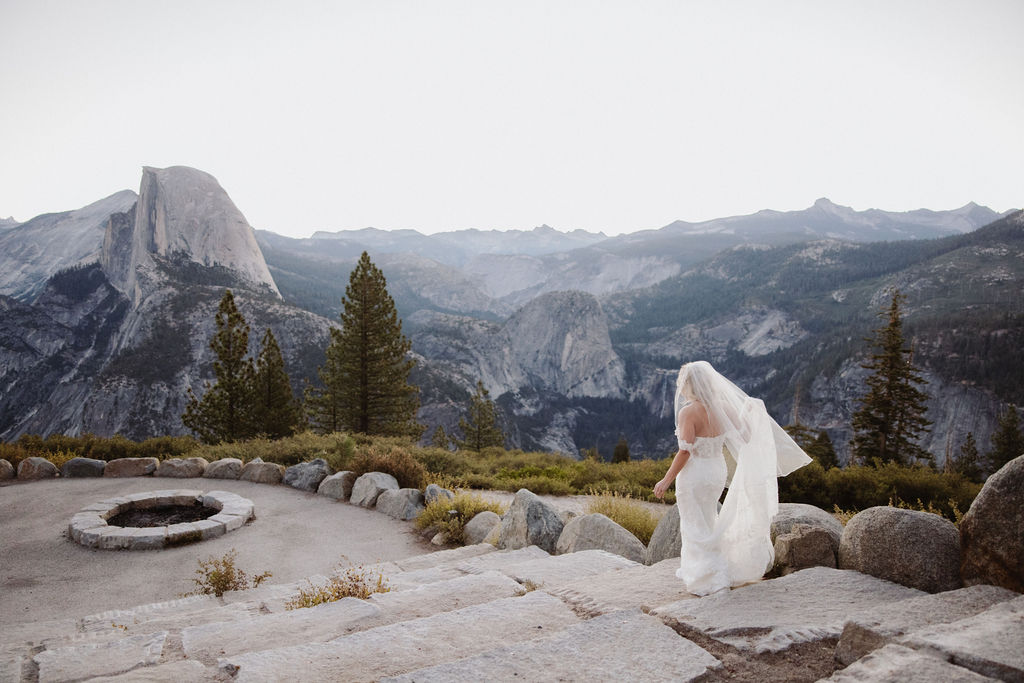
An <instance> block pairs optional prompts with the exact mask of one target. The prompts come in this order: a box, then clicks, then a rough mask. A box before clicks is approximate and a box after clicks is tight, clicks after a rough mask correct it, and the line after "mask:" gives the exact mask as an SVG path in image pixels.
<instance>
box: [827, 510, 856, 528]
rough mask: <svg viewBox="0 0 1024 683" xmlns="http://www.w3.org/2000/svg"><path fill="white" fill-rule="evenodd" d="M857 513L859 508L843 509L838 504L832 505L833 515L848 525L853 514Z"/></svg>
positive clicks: (841, 522)
mask: <svg viewBox="0 0 1024 683" xmlns="http://www.w3.org/2000/svg"><path fill="white" fill-rule="evenodd" d="M855 514H857V510H843V509H842V508H840V507H839V506H838V505H833V506H832V516H833V517H835V518H836V519H838V520H839V523H840V524H842V525H843V526H846V523H847V522H849V521H850V520H851V519H852V518H853V516H854V515H855Z"/></svg>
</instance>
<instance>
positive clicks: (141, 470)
mask: <svg viewBox="0 0 1024 683" xmlns="http://www.w3.org/2000/svg"><path fill="white" fill-rule="evenodd" d="M159 466H160V461H159V460H157V459H156V458H118V459H117V460H111V461H110V462H108V463H107V466H106V467H105V468H104V469H103V476H104V477H146V476H149V475H151V474H153V473H154V472H156V468H157V467H159Z"/></svg>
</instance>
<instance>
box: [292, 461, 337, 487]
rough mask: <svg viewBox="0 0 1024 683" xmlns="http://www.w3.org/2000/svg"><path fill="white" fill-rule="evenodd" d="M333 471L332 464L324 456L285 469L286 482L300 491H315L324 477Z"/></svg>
mask: <svg viewBox="0 0 1024 683" xmlns="http://www.w3.org/2000/svg"><path fill="white" fill-rule="evenodd" d="M330 473H331V466H330V465H328V464H327V461H326V460H324V459H323V458H316V459H315V460H310V461H309V462H300V463H299V464H298V465H292V466H291V467H289V468H288V469H286V470H285V471H284V479H283V480H282V481H284V483H285V484H287V485H288V486H291V487H292V488H296V489H299V490H300V491H312V492H315V491H316V489H317V487H318V486H320V482H322V481H323V480H324V477H326V476H327V475H329V474H330Z"/></svg>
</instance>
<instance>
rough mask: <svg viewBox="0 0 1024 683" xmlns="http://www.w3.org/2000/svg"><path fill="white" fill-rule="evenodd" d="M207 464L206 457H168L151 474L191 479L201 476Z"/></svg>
mask: <svg viewBox="0 0 1024 683" xmlns="http://www.w3.org/2000/svg"><path fill="white" fill-rule="evenodd" d="M207 465H209V463H208V462H207V461H206V458H199V457H194V458H168V459H167V460H164V461H162V462H161V463H160V466H159V467H157V468H156V472H155V473H154V475H153V476H156V477H176V478H178V479H193V478H196V477H201V476H203V472H205V471H206V466H207Z"/></svg>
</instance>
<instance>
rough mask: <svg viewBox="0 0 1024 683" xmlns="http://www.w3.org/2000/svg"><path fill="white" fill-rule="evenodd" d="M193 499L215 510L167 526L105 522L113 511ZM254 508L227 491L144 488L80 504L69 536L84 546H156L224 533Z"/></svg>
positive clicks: (245, 519) (189, 502)
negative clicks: (211, 513) (129, 525)
mask: <svg viewBox="0 0 1024 683" xmlns="http://www.w3.org/2000/svg"><path fill="white" fill-rule="evenodd" d="M195 503H200V504H202V505H203V506H204V507H210V508H213V509H215V510H217V514H215V515H213V516H212V517H209V518H207V519H201V520H199V521H198V522H186V523H183V524H170V525H167V526H154V527H120V526H111V525H109V524H108V523H107V520H108V519H110V518H111V517H113V516H114V515H116V514H118V513H121V512H125V511H127V510H130V509H138V508H143V509H145V508H152V507H162V506H165V505H194V504H195ZM255 511H256V508H255V506H254V505H253V503H252V501H251V500H249V499H248V498H242V497H241V496H239V495H238V494H235V493H231V492H229V491H210V492H209V493H203V492H202V491H192V490H174V489H171V490H166V491H145V492H142V493H132V494H129V495H127V496H118V497H117V498H109V499H107V500H104V501H100V502H99V503H93V504H92V505H89V506H88V507H85V508H82V509H81V510H80V511H78V512H77V513H76V514H75V515H74V516H73V517H72V518H71V523H70V524H69V525H68V536H70V537H71V540H73V541H75V542H76V543H78V544H80V545H84V546H85V547H87V548H100V549H103V550H159V549H161V548H173V547H175V546H179V545H187V544H189V543H196V542H198V541H205V540H206V539H208V538H216V537H218V536H223V535H224V534H226V533H227V532H229V531H234V530H235V529H238V528H239V527H241V526H242V525H243V524H245V523H246V522H248V521H249V520H251V519H253V517H255Z"/></svg>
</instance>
